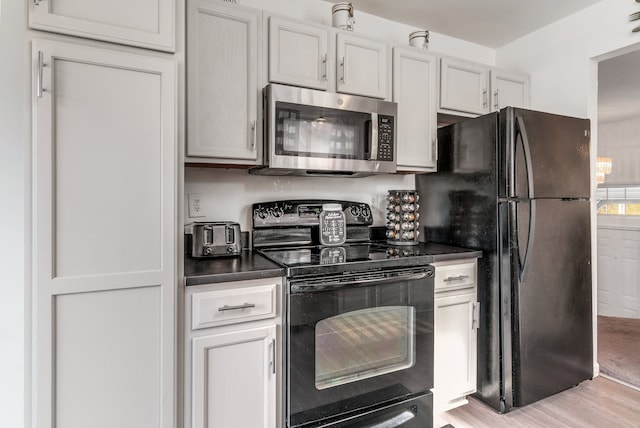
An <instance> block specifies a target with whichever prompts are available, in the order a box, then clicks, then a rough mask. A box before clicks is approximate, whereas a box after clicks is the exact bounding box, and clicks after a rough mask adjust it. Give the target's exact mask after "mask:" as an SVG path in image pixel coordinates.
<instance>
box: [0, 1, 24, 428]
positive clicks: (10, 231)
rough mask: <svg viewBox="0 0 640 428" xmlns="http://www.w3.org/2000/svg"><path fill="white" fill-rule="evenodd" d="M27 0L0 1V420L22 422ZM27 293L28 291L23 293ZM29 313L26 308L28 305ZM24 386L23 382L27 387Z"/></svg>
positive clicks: (13, 423) (9, 423)
mask: <svg viewBox="0 0 640 428" xmlns="http://www.w3.org/2000/svg"><path fill="white" fill-rule="evenodd" d="M26 4H27V3H26V2H21V1H6V0H5V1H3V2H2V4H1V11H0V57H1V58H2V60H1V62H2V65H0V94H1V95H0V201H2V208H1V211H0V236H1V237H2V238H1V239H0V242H1V244H0V272H1V275H2V282H1V286H0V289H1V292H2V297H1V298H0V379H1V381H0V426H2V427H22V426H24V425H25V422H26V421H25V407H24V403H25V400H24V398H25V386H26V383H28V378H27V379H25V376H26V372H25V367H27V365H26V364H27V362H26V361H25V355H26V353H25V346H28V343H27V340H28V337H29V336H28V335H25V331H26V330H25V321H26V316H25V310H26V306H25V305H26V302H28V301H29V299H28V293H27V289H26V287H25V283H26V282H25V239H26V236H25V231H26V227H27V226H28V224H27V223H26V212H27V211H26V202H27V201H26V200H25V187H26V186H27V178H26V177H27V175H28V171H29V168H28V162H29V161H28V156H29V146H28V136H27V135H26V129H28V124H27V123H25V122H26V121H27V120H28V116H25V114H24V112H25V111H27V110H26V109H27V107H26V106H27V103H28V99H25V97H26V96H27V94H26V91H27V89H28V87H27V86H26V85H28V82H29V79H28V73H27V72H26V70H29V68H28V65H27V64H28V59H27V58H26V55H25V52H26V48H25V43H24V37H23V32H24V27H25V22H26V13H25V12H26ZM25 293H27V296H25ZM27 313H28V311H27ZM27 390H28V388H27Z"/></svg>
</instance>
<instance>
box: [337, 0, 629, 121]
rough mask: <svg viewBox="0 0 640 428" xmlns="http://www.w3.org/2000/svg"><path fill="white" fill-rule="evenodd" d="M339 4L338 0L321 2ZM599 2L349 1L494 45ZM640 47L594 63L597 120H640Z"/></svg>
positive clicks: (419, 25) (360, 7) (393, 17)
mask: <svg viewBox="0 0 640 428" xmlns="http://www.w3.org/2000/svg"><path fill="white" fill-rule="evenodd" d="M325 1H328V2H330V3H338V0H325ZM599 1H601V0H562V1H558V0H535V1H531V0H393V1H391V0H351V2H350V3H352V4H353V7H354V9H355V17H356V20H357V18H358V15H357V13H358V11H362V12H365V13H369V14H372V15H376V16H381V17H384V18H386V19H389V20H391V21H396V22H402V23H404V24H407V25H410V26H413V27H417V28H420V29H425V30H430V31H433V32H436V33H440V34H446V35H448V36H451V37H455V38H458V39H462V40H467V41H471V42H474V43H478V44H480V45H483V46H488V47H492V48H499V47H501V46H504V45H506V44H508V43H509V42H511V41H513V40H516V39H518V38H520V37H522V36H524V35H526V34H528V33H531V32H533V31H535V30H537V29H539V28H542V27H545V26H547V25H549V24H551V23H553V22H555V21H558V20H560V19H562V18H564V17H567V16H569V15H572V14H574V13H576V12H578V11H580V10H582V9H585V8H587V7H589V6H592V5H594V4H595V3H598V2H599ZM637 70H640V51H636V52H632V53H628V54H625V55H622V56H619V57H615V58H612V59H609V60H606V61H602V62H600V64H599V67H598V121H599V122H616V121H621V120H627V119H630V118H640V78H638V73H637Z"/></svg>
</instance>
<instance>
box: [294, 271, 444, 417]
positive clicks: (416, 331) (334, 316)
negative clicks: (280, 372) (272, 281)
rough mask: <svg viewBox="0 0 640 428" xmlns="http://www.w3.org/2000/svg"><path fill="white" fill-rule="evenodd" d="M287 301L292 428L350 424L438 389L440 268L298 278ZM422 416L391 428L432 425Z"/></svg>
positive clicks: (423, 413) (429, 413) (429, 415)
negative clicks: (436, 272) (436, 287)
mask: <svg viewBox="0 0 640 428" xmlns="http://www.w3.org/2000/svg"><path fill="white" fill-rule="evenodd" d="M287 303H288V329H287V406H288V408H287V414H288V424H289V426H290V427H299V426H305V427H312V426H326V425H331V424H332V423H333V422H338V423H339V425H340V426H343V425H344V424H343V423H340V422H339V421H345V420H353V419H354V418H355V419H358V417H359V416H361V415H363V414H367V413H369V414H370V413H371V412H375V410H376V409H382V408H388V407H389V406H393V405H394V403H399V402H401V401H406V400H410V399H413V398H416V397H419V396H421V395H424V394H425V393H428V392H429V390H430V389H431V388H432V387H433V267H431V266H424V267H420V268H410V269H408V268H405V269H398V270H390V271H382V272H381V271H377V272H375V273H370V274H363V273H358V274H355V273H354V274H350V275H341V276H339V277H324V278H315V279H313V280H300V281H296V280H291V281H290V286H289V295H288V302H287ZM425 413H428V415H425ZM420 417H421V418H424V419H423V420H422V421H417V420H415V415H414V417H413V418H411V419H414V420H413V422H412V423H410V424H400V425H388V426H390V427H391V426H416V427H417V426H419V427H426V426H431V417H432V416H431V412H422V414H421V415H420ZM415 423H417V425H416V424H415ZM344 426H348V425H344ZM385 426H387V425H385Z"/></svg>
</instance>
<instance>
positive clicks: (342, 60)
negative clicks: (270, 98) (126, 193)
mask: <svg viewBox="0 0 640 428" xmlns="http://www.w3.org/2000/svg"><path fill="white" fill-rule="evenodd" d="M268 37H269V42H268V44H267V47H268V52H267V56H268V58H269V66H268V80H269V82H273V83H283V84H287V85H293V86H301V87H306V88H312V89H320V90H324V91H331V92H340V93H344V94H353V95H362V96H369V97H374V98H381V99H389V98H390V93H389V88H390V84H391V82H390V80H391V61H390V48H389V46H388V45H387V43H385V42H382V41H379V40H373V39H370V38H368V37H364V36H359V35H355V34H353V33H349V32H345V31H341V30H337V29H335V28H332V27H326V26H322V25H316V24H313V23H307V22H300V21H292V20H289V19H284V18H280V17H275V16H270V17H269V31H268Z"/></svg>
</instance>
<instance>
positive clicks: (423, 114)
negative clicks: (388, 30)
mask: <svg viewBox="0 0 640 428" xmlns="http://www.w3.org/2000/svg"><path fill="white" fill-rule="evenodd" d="M436 73H437V57H436V56H435V55H433V54H430V53H427V52H424V51H421V50H419V49H416V48H405V47H398V46H396V47H394V48H393V101H395V102H396V103H398V127H397V129H398V133H397V138H398V142H397V164H398V171H422V172H432V171H435V170H436V152H437V151H436V138H437V136H436V132H437V128H436V126H437V125H436V105H437V98H438V94H437V86H436V82H437V79H436Z"/></svg>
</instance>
